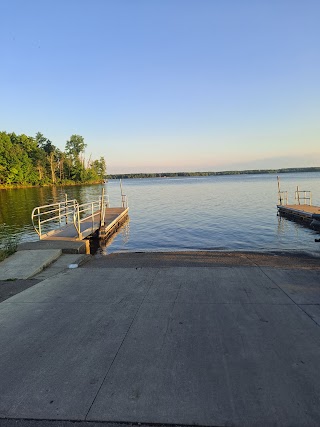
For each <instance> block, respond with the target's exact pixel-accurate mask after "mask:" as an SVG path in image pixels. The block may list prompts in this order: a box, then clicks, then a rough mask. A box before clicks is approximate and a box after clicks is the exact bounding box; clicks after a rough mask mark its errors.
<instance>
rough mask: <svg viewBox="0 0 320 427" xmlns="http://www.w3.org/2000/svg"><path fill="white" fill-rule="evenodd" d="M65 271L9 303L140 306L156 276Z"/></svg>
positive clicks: (153, 272) (152, 271)
mask: <svg viewBox="0 0 320 427" xmlns="http://www.w3.org/2000/svg"><path fill="white" fill-rule="evenodd" d="M101 273H102V272H101V271H99V270H96V269H92V270H90V269H82V268H77V269H75V270H68V271H66V272H64V273H61V274H59V275H57V276H55V277H51V278H48V279H46V280H43V281H42V282H40V283H38V284H37V285H35V286H33V287H32V288H30V289H27V290H26V291H24V292H23V293H21V294H19V295H16V296H14V297H12V298H10V303H51V304H53V305H55V304H59V303H62V304H66V303H98V304H101V303H103V304H118V303H120V302H124V301H130V302H138V303H141V301H142V300H143V298H144V297H145V295H146V292H147V290H148V289H149V287H150V286H151V284H152V281H153V279H154V277H155V275H156V274H157V270H155V269H150V270H149V271H144V272H143V273H142V272H141V271H139V270H135V269H134V270H128V269H123V270H119V269H110V270H103V274H101Z"/></svg>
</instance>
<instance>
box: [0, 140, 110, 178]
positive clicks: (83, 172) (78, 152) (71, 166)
mask: <svg viewBox="0 0 320 427" xmlns="http://www.w3.org/2000/svg"><path fill="white" fill-rule="evenodd" d="M86 146H87V144H85V142H84V138H83V137H82V136H81V135H71V137H70V139H69V140H68V141H67V142H66V146H65V150H64V151H61V150H59V148H57V147H56V146H55V145H54V144H53V143H52V142H51V141H50V140H49V139H48V138H46V137H45V136H44V135H43V134H42V133H40V132H38V133H37V134H36V136H35V137H32V136H27V135H25V134H21V135H16V134H15V133H7V132H0V185H2V186H8V185H50V184H53V185H56V184H61V185H64V184H74V183H94V182H101V181H103V180H104V178H105V175H106V162H105V159H104V157H100V159H99V160H91V156H90V158H89V160H88V161H86V160H85V157H84V151H85V148H86Z"/></svg>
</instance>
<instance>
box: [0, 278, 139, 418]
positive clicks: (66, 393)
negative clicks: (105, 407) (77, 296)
mask: <svg viewBox="0 0 320 427" xmlns="http://www.w3.org/2000/svg"><path fill="white" fill-rule="evenodd" d="M36 286H37V285H36ZM20 295H21V294H20ZM135 313H136V306H135V304H132V303H129V302H128V301H125V302H122V303H121V302H120V303H118V304H108V307H106V305H105V304H79V303H73V304H50V303H49V304H45V303H41V304H37V303H29V304H25V303H12V302H10V303H9V302H4V303H2V304H1V305H0V342H1V350H0V359H1V366H0V377H1V381H0V396H1V399H0V417H6V418H7V417H11V418H12V417H14V418H36V419H69V420H70V419H84V418H85V416H86V414H87V411H88V409H89V408H90V405H91V403H92V401H93V399H94V398H95V396H96V394H97V392H98V390H99V388H100V386H101V384H102V382H103V379H104V377H105V375H106V372H107V371H108V369H109V367H110V365H111V363H112V361H113V359H114V357H115V355H116V353H117V351H118V349H119V346H120V345H121V343H122V340H123V338H124V336H125V334H126V332H127V330H128V328H129V326H130V324H131V322H132V319H133V317H134V315H135Z"/></svg>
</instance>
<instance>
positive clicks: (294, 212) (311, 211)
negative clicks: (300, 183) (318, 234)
mask: <svg viewBox="0 0 320 427" xmlns="http://www.w3.org/2000/svg"><path fill="white" fill-rule="evenodd" d="M277 208H278V214H279V215H280V216H283V217H285V218H288V219H290V220H293V221H296V222H300V223H302V224H304V225H306V226H308V227H311V228H314V229H316V230H320V207H319V206H312V205H277Z"/></svg>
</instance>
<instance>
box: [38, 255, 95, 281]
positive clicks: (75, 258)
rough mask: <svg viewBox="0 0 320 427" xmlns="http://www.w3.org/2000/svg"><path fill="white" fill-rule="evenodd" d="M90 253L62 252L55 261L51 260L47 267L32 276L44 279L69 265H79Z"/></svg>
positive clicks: (87, 258) (88, 258) (62, 270)
mask: <svg viewBox="0 0 320 427" xmlns="http://www.w3.org/2000/svg"><path fill="white" fill-rule="evenodd" d="M90 258H91V255H84V254H64V253H63V254H62V255H61V256H60V257H59V258H58V259H57V260H56V261H55V262H53V263H52V264H51V265H50V266H49V267H48V268H46V269H44V270H42V271H41V272H40V273H38V274H37V275H36V276H34V278H36V279H38V280H45V279H47V278H49V277H53V276H56V275H57V274H60V273H62V272H64V271H66V270H68V268H69V266H70V265H78V266H81V265H83V264H84V263H85V262H88V261H89V260H90Z"/></svg>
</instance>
